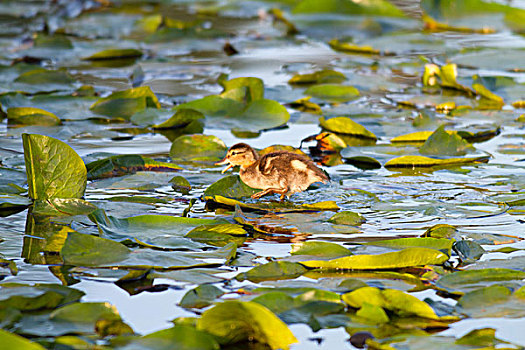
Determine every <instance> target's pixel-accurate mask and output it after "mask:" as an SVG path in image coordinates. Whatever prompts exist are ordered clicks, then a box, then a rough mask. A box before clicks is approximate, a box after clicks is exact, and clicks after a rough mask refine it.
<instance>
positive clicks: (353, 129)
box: [319, 117, 377, 140]
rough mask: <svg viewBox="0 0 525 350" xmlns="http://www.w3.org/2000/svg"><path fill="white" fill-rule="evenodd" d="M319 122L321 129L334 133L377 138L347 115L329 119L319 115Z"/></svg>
mask: <svg viewBox="0 0 525 350" xmlns="http://www.w3.org/2000/svg"><path fill="white" fill-rule="evenodd" d="M319 124H320V125H321V127H322V128H323V129H326V130H328V131H331V132H335V133H336V134H345V135H352V136H356V137H362V138H365V139H372V140H377V137H376V135H374V134H373V133H371V132H370V131H368V130H366V128H365V127H364V126H362V125H361V124H358V123H356V122H354V121H353V120H352V119H350V118H348V117H335V118H330V119H325V117H321V118H319Z"/></svg>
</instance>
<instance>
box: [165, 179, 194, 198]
mask: <svg viewBox="0 0 525 350" xmlns="http://www.w3.org/2000/svg"><path fill="white" fill-rule="evenodd" d="M169 182H170V184H171V188H173V190H174V191H176V192H180V193H182V194H189V193H190V191H191V184H190V182H189V181H188V180H186V179H185V178H184V177H182V176H175V177H173V178H172V179H171V180H170V181H169Z"/></svg>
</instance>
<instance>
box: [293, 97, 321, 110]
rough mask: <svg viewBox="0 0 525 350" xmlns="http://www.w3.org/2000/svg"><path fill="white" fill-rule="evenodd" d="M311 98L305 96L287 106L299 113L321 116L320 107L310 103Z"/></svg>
mask: <svg viewBox="0 0 525 350" xmlns="http://www.w3.org/2000/svg"><path fill="white" fill-rule="evenodd" d="M311 99H312V96H307V97H303V98H300V99H298V100H296V101H294V102H290V103H288V104H287V105H288V106H290V107H291V108H293V109H297V110H298V111H301V112H307V113H313V114H322V113H323V111H322V110H321V106H319V105H318V104H317V103H314V102H311V101H310V100H311Z"/></svg>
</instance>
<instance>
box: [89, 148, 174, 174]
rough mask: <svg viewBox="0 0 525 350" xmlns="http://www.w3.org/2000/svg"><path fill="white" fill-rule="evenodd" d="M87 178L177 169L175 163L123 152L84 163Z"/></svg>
mask: <svg viewBox="0 0 525 350" xmlns="http://www.w3.org/2000/svg"><path fill="white" fill-rule="evenodd" d="M86 168H87V171H88V173H87V178H88V180H96V179H104V178H108V177H116V176H123V175H126V174H134V173H136V172H137V171H162V172H165V171H179V170H181V169H182V168H181V167H180V166H178V165H177V164H173V163H165V162H158V161H156V160H153V159H151V158H148V157H144V156H141V155H138V154H125V155H118V156H111V157H107V158H104V159H99V160H95V161H93V162H91V163H88V164H86Z"/></svg>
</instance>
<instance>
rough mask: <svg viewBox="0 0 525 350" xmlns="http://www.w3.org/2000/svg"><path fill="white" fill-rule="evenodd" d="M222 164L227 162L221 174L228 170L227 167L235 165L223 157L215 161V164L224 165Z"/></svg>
mask: <svg viewBox="0 0 525 350" xmlns="http://www.w3.org/2000/svg"><path fill="white" fill-rule="evenodd" d="M224 164H228V166H227V167H226V168H224V169H223V170H222V171H221V174H224V173H225V172H226V171H228V169H231V168H233V167H234V166H235V165H233V164H230V160H229V159H228V158H224V159H223V160H221V161H220V162H217V163H215V165H224Z"/></svg>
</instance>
